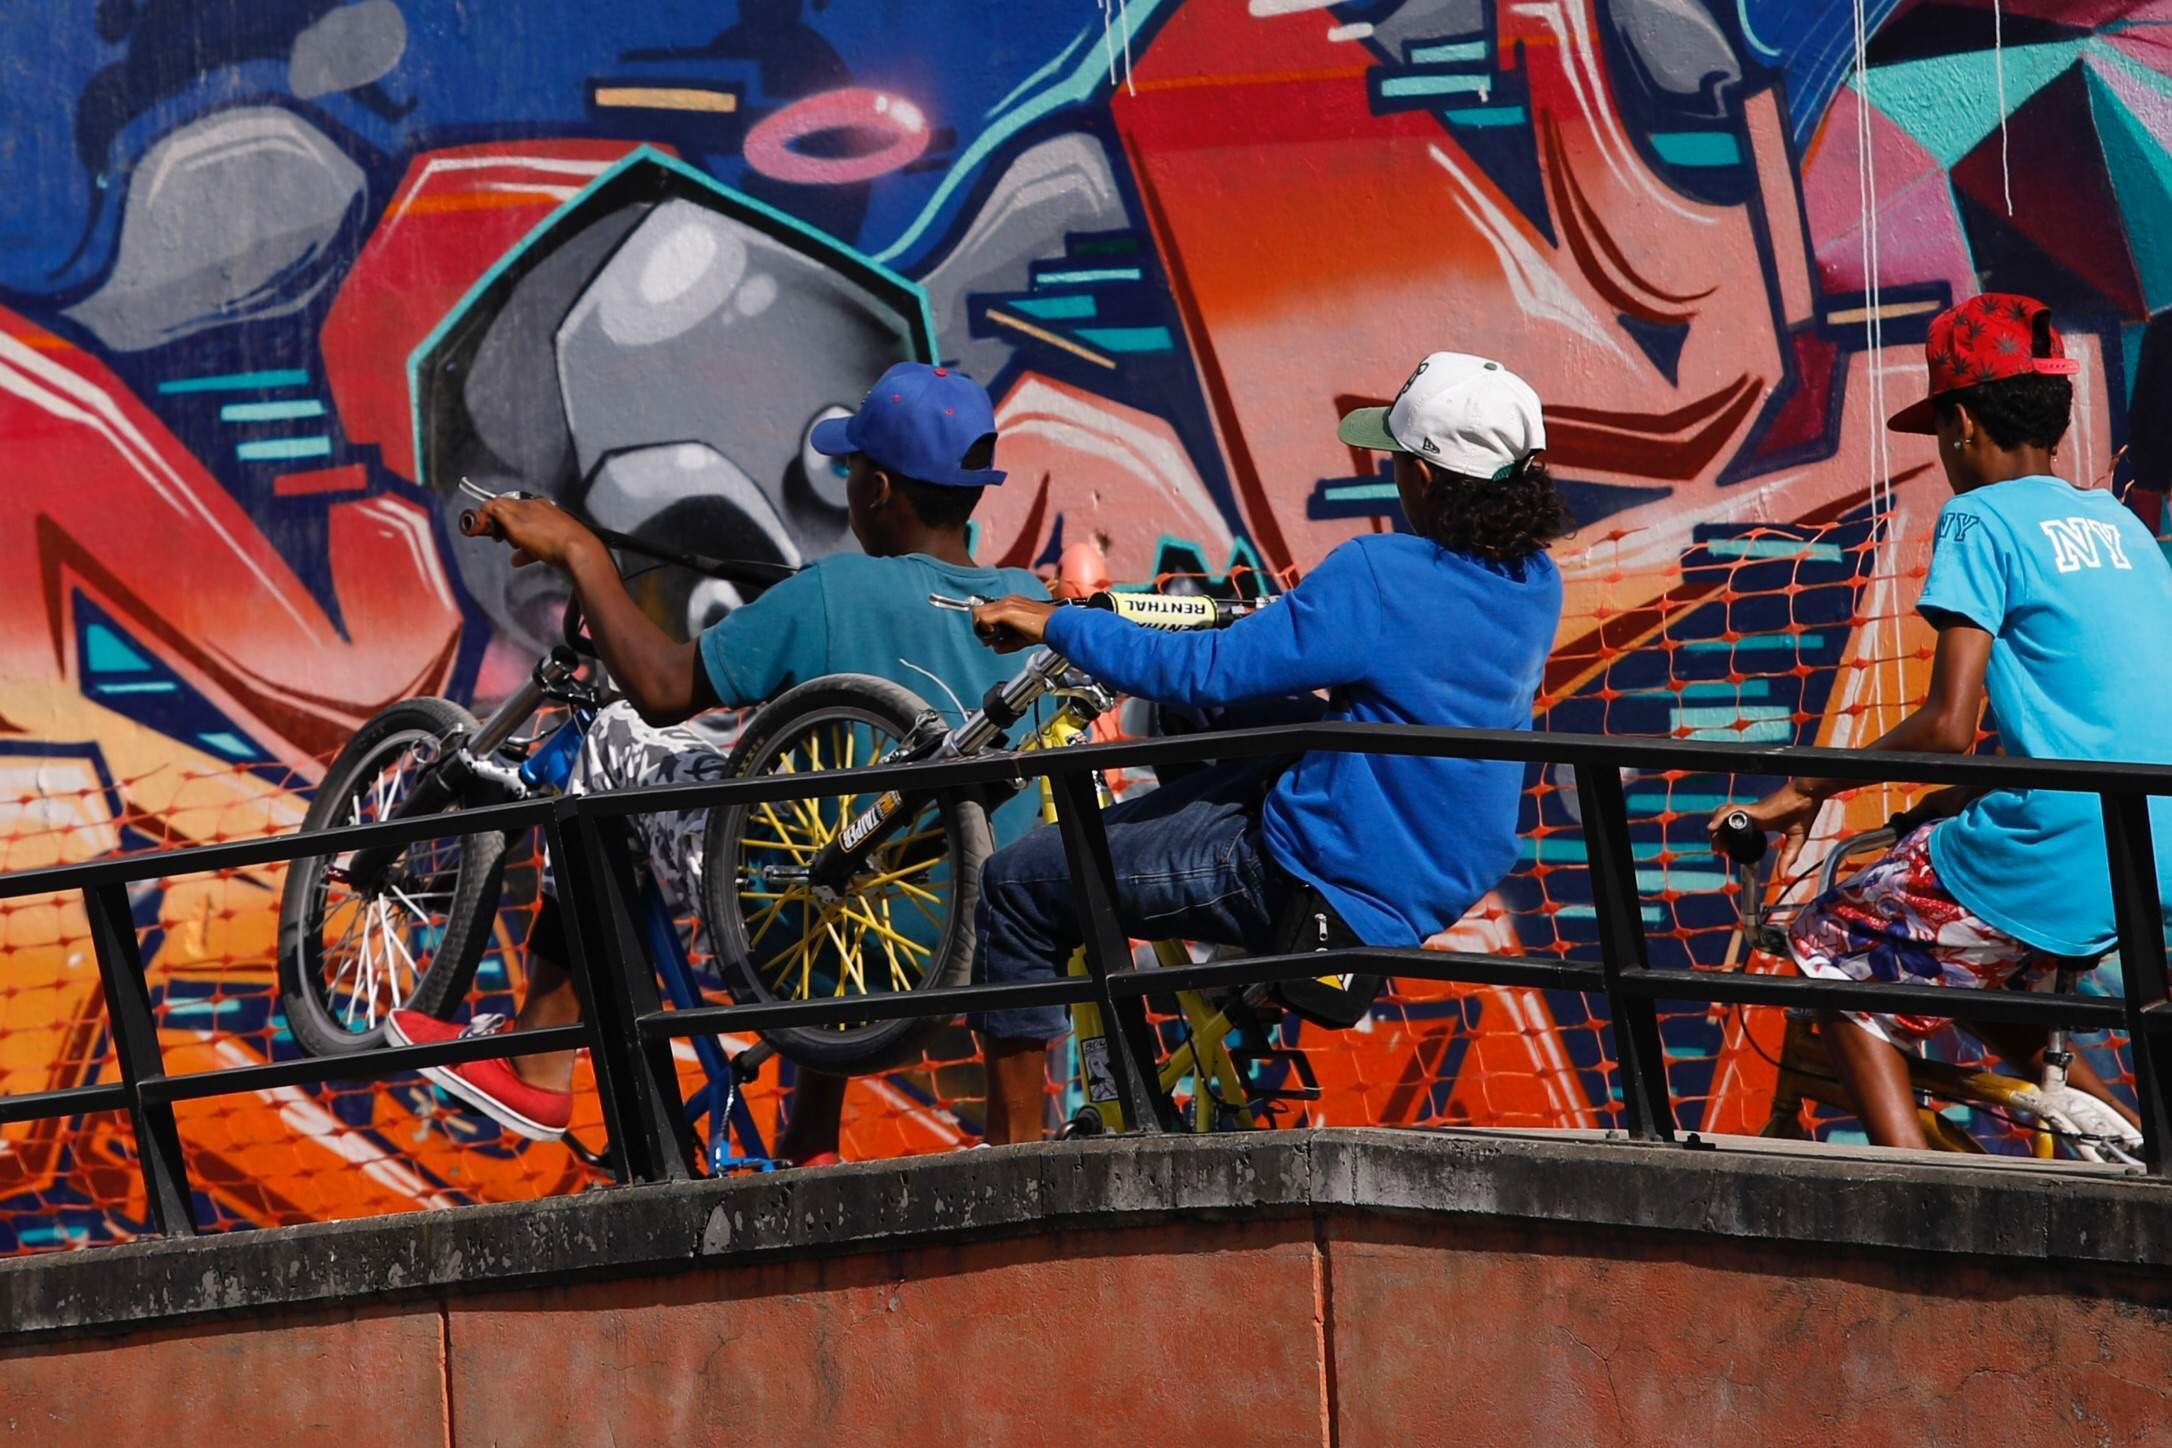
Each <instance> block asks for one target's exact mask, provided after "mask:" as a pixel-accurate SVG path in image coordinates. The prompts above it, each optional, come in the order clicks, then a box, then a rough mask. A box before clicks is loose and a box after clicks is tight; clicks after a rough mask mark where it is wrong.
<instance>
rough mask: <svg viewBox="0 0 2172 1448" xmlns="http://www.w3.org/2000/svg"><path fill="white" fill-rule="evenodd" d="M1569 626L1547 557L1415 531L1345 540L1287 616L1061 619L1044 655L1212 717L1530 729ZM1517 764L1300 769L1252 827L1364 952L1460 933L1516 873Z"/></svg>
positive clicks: (1286, 777) (1294, 598) (1341, 758)
mask: <svg viewBox="0 0 2172 1448" xmlns="http://www.w3.org/2000/svg"><path fill="white" fill-rule="evenodd" d="M1560 617H1561V574H1560V572H1559V570H1557V569H1556V568H1555V567H1554V565H1553V562H1552V560H1550V559H1548V558H1547V557H1546V556H1545V555H1543V554H1540V555H1537V556H1534V557H1532V558H1530V559H1527V560H1525V561H1524V562H1523V563H1522V564H1520V565H1517V566H1514V567H1499V566H1494V565H1489V564H1486V563H1483V562H1480V561H1479V560H1477V559H1475V558H1472V557H1470V556H1468V555H1465V554H1461V553H1455V552H1451V551H1450V550H1448V549H1446V548H1442V547H1440V546H1439V545H1438V544H1435V543H1432V542H1429V541H1427V540H1425V539H1423V538H1416V537H1411V536H1409V535H1407V534H1395V533H1388V534H1376V535H1373V536H1370V537H1364V538H1358V539H1353V540H1352V541H1350V542H1348V543H1345V544H1343V545H1342V546H1341V547H1339V548H1337V549H1336V550H1335V551H1334V552H1332V553H1330V554H1329V555H1328V556H1327V558H1326V559H1325V560H1323V561H1322V562H1321V564H1320V566H1319V568H1317V569H1316V570H1314V572H1313V573H1312V574H1311V576H1310V577H1308V578H1306V579H1305V581H1304V582H1303V583H1302V584H1300V585H1299V586H1298V587H1296V588H1294V589H1292V590H1291V591H1290V592H1289V593H1288V594H1287V595H1286V596H1284V598H1283V599H1282V600H1281V602H1279V603H1276V604H1274V605H1273V606H1271V607H1268V608H1265V609H1262V610H1260V611H1259V612H1258V613H1256V614H1253V615H1251V616H1250V617H1248V618H1244V619H1240V620H1239V621H1238V622H1237V623H1236V624H1234V625H1232V626H1231V627H1229V628H1227V629H1223V630H1220V631H1218V632H1209V633H1160V632H1156V631H1154V630H1151V629H1145V628H1141V627H1139V626H1137V625H1135V624H1131V623H1127V622H1126V621H1124V620H1123V619H1120V618H1118V617H1116V615H1114V614H1112V613H1106V612H1102V611H1100V610H1098V609H1085V608H1066V609H1058V610H1057V611H1056V613H1055V614H1054V615H1053V616H1052V617H1051V618H1050V619H1049V623H1048V643H1049V647H1051V648H1053V649H1055V650H1056V651H1057V652H1058V653H1061V654H1063V655H1064V656H1065V657H1067V658H1069V659H1070V660H1071V661H1072V662H1073V663H1075V664H1077V665H1078V666H1079V667H1081V668H1083V669H1085V670H1086V671H1087V672H1088V673H1090V674H1092V675H1093V676H1094V677H1095V678H1097V679H1100V680H1101V681H1102V682H1104V683H1106V684H1108V685H1110V686H1111V687H1112V688H1115V689H1118V690H1121V691H1122V692H1124V693H1127V694H1132V695H1134V696H1137V697H1140V698H1146V699H1160V700H1165V701H1167V702H1171V703H1180V704H1194V705H1212V704H1226V703H1232V702H1235V701H1237V700H1240V699H1248V698H1256V697H1259V696H1261V695H1267V694H1286V693H1293V692H1299V691H1303V690H1308V689H1327V690H1330V691H1331V692H1330V694H1329V701H1330V703H1329V710H1328V715H1327V717H1328V718H1329V719H1355V720H1362V721H1365V722H1368V723H1389V724H1445V725H1454V726H1460V727H1464V728H1477V729H1527V728H1529V727H1530V725H1531V701H1532V698H1533V696H1534V695H1535V694H1536V693H1537V692H1538V685H1539V679H1540V675H1541V672H1542V671H1543V669H1544V667H1545V664H1546V655H1547V651H1548V649H1549V648H1550V647H1551V645H1552V643H1553V636H1554V630H1555V627H1556V625H1557V624H1558V622H1559V621H1560ZM1522 787H1523V766H1522V765H1520V764H1515V763H1512V762H1508V761H1503V760H1482V759H1426V758H1418V757H1414V756H1401V755H1376V754H1328V753H1316V754H1306V755H1304V756H1303V757H1302V758H1300V759H1299V760H1298V762H1297V763H1296V764H1295V765H1294V766H1292V767H1291V768H1290V769H1289V770H1288V771H1287V772H1285V773H1284V774H1283V776H1282V777H1281V779H1280V780H1278V781H1277V782H1276V784H1275V787H1274V790H1273V792H1272V793H1271V794H1270V795H1269V796H1268V800H1267V804H1266V809H1265V813H1264V818H1263V821H1262V824H1263V828H1264V837H1265V840H1266V844H1267V849H1268V852H1269V853H1270V854H1271V855H1272V856H1273V857H1274V860H1275V862H1276V863H1277V864H1279V865H1281V866H1282V868H1283V869H1285V870H1287V871H1289V872H1290V873H1291V874H1292V875H1295V876H1297V877H1298V878H1300V879H1302V880H1306V881H1309V882H1310V883H1312V884H1313V885H1315V886H1317V887H1318V888H1319V890H1320V892H1321V893H1322V894H1324V895H1325V896H1326V897H1327V899H1328V901H1329V903H1330V904H1332V905H1333V906H1334V907H1335V908H1336V910H1337V911H1339V912H1340V913H1341V915H1342V917H1343V919H1344V920H1346V921H1347V922H1349V925H1350V928H1351V929H1353V930H1355V931H1356V932H1357V933H1358V934H1359V935H1360V936H1362V937H1363V938H1364V940H1365V941H1366V943H1367V944H1370V945H1383V946H1393V945H1414V944H1417V943H1418V942H1420V941H1423V940H1424V939H1425V938H1426V937H1427V936H1430V935H1432V934H1434V933H1435V932H1436V931H1439V930H1441V929H1444V928H1445V927H1447V926H1449V925H1452V924H1454V923H1455V921H1456V920H1457V919H1459V918H1460V917H1461V916H1462V915H1463V913H1464V911H1466V910H1468V909H1469V908H1470V907H1471V906H1472V905H1474V904H1476V903H1477V901H1478V899H1479V897H1480V896H1481V895H1483V894H1485V892H1486V891H1487V890H1488V889H1490V888H1492V886H1493V884H1494V883H1495V882H1496V881H1497V880H1499V879H1500V877H1501V876H1502V875H1503V874H1505V873H1507V871H1508V869H1509V867H1510V866H1511V865H1513V864H1514V863H1515V860H1516V809H1517V796H1518V794H1519V793H1520V791H1521V790H1522Z"/></svg>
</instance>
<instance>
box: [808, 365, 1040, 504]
mask: <svg viewBox="0 0 2172 1448" xmlns="http://www.w3.org/2000/svg"><path fill="white" fill-rule="evenodd" d="M995 430H996V423H995V404H994V403H992V402H990V401H989V400H988V389H987V388H985V387H983V386H981V385H980V384H979V383H978V382H975V381H974V380H973V379H972V378H970V377H968V376H966V375H965V374H964V373H963V372H960V371H959V370H958V369H957V368H955V367H930V366H929V365H928V364H927V363H925V362H900V363H898V364H897V365H896V366H895V367H892V368H891V369H890V370H889V371H887V372H885V373H883V374H882V376H880V377H878V378H876V379H875V385H874V386H873V387H872V388H870V389H868V393H867V400H866V401H864V402H862V403H861V404H860V410H859V411H858V412H855V413H854V414H852V416H850V417H833V418H829V419H827V420H826V421H823V422H818V423H816V424H815V425H814V431H813V432H812V433H811V434H810V435H809V438H808V440H809V441H810V442H812V443H813V444H814V446H815V451H817V452H821V453H827V454H828V455H829V456H831V457H841V456H843V455H844V454H846V453H856V452H859V453H866V454H867V455H868V457H869V458H871V459H872V460H873V461H874V462H875V463H876V465H877V466H879V467H884V468H888V469H889V470H890V471H892V472H895V473H903V474H904V475H905V476H906V477H908V478H913V479H915V480H917V481H919V482H923V483H939V484H941V485H943V486H944V487H951V488H992V487H994V486H995V485H996V484H997V483H1000V482H1002V481H1003V473H1002V471H1001V470H1000V469H997V468H969V467H966V466H965V455H966V454H967V453H968V452H970V451H972V449H973V444H975V443H977V442H979V441H980V440H981V439H982V438H984V437H987V436H989V435H991V434H992V433H994V432H995Z"/></svg>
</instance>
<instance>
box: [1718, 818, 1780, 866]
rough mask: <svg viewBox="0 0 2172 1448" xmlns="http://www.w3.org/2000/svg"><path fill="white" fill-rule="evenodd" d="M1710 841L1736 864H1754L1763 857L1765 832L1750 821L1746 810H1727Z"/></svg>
mask: <svg viewBox="0 0 2172 1448" xmlns="http://www.w3.org/2000/svg"><path fill="white" fill-rule="evenodd" d="M1712 843H1713V844H1714V845H1715V846H1717V847H1718V849H1719V852H1720V853H1721V854H1723V855H1725V856H1726V857H1727V858H1728V859H1730V860H1733V861H1734V862H1735V863H1736V864H1738V865H1754V864H1756V863H1757V862H1758V861H1760V860H1762V859H1764V858H1765V850H1766V848H1767V846H1766V842H1765V832H1764V831H1763V830H1761V829H1759V828H1757V826H1756V825H1755V824H1753V823H1751V821H1750V816H1749V812H1748V811H1747V810H1739V809H1736V810H1729V811H1728V812H1727V815H1726V817H1725V818H1724V819H1722V820H1721V821H1720V825H1719V828H1718V829H1717V830H1715V831H1714V832H1713V835H1712Z"/></svg>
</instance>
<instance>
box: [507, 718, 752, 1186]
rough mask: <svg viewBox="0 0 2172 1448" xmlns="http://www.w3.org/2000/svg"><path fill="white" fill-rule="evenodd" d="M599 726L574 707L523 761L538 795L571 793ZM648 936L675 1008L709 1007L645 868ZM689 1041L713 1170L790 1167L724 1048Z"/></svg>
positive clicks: (689, 1111)
mask: <svg viewBox="0 0 2172 1448" xmlns="http://www.w3.org/2000/svg"><path fill="white" fill-rule="evenodd" d="M595 722H596V711H595V710H593V709H581V708H577V709H575V710H574V711H573V713H572V716H571V717H570V718H568V719H567V720H566V722H565V723H563V724H561V725H559V726H558V728H557V729H555V730H553V731H552V732H551V734H550V737H548V738H547V739H545V740H544V741H543V742H542V744H540V745H539V746H537V747H536V748H535V749H534V750H533V751H532V752H531V753H530V754H529V756H528V757H527V759H525V760H523V761H522V762H521V766H520V778H521V782H522V783H524V784H526V785H527V786H528V787H529V788H530V789H535V790H543V789H558V790H562V789H564V788H565V787H566V782H567V781H568V780H569V779H571V778H572V775H573V762H574V760H575V759H576V758H578V757H579V755H580V752H581V743H582V741H583V740H584V739H585V738H586V737H587V735H588V731H589V728H590V727H591V726H592V725H594V723H595ZM641 933H642V936H643V938H644V939H645V940H646V942H647V944H648V954H649V960H650V962H651V963H652V964H653V965H654V966H655V967H656V973H657V974H658V975H660V976H662V977H663V981H664V994H665V995H667V996H668V997H670V1000H671V1004H672V1006H673V1007H674V1008H676V1009H679V1010H688V1009H691V1008H693V1007H695V1006H701V1005H706V1004H708V1002H706V1001H704V1000H703V999H702V996H701V991H700V989H699V988H698V987H697V986H696V985H695V984H694V966H693V962H692V961H690V960H688V959H687V956H686V947H685V946H684V945H683V944H682V943H681V942H680V940H679V927H678V922H677V921H675V920H674V919H673V918H672V915H671V907H670V906H669V905H667V904H666V903H665V902H664V893H663V891H662V890H660V889H658V888H657V885H656V881H655V879H654V878H653V877H651V876H650V875H649V873H648V871H646V870H643V871H642V872H641ZM689 1039H690V1040H691V1042H692V1044H693V1047H694V1056H695V1058H696V1059H697V1060H698V1061H700V1062H701V1069H702V1074H703V1075H704V1076H706V1077H707V1078H708V1084H707V1085H706V1086H704V1087H703V1088H702V1089H701V1090H700V1091H699V1092H697V1093H696V1094H695V1095H694V1097H693V1098H692V1099H691V1100H689V1101H688V1102H687V1103H686V1121H687V1125H688V1126H691V1127H693V1128H695V1130H696V1131H697V1132H699V1131H700V1124H701V1120H702V1118H703V1117H705V1116H706V1117H707V1118H708V1121H709V1128H708V1132H707V1134H706V1138H705V1139H703V1140H702V1149H703V1152H704V1154H705V1155H706V1156H707V1158H708V1162H709V1170H710V1172H711V1173H712V1174H714V1175H716V1176H722V1175H724V1174H725V1173H726V1172H731V1171H775V1170H776V1169H777V1168H778V1167H779V1166H780V1165H783V1163H780V1162H778V1161H777V1160H776V1159H775V1158H773V1157H771V1156H770V1154H769V1148H768V1147H767V1146H766V1145H765V1144H764V1143H763V1141H762V1132H761V1128H760V1127H759V1126H757V1125H756V1124H755V1121H754V1113H753V1112H752V1111H750V1110H748V1109H747V1102H746V1097H745V1096H743V1095H742V1094H741V1093H740V1090H739V1073H738V1072H737V1070H735V1069H734V1067H733V1065H732V1062H731V1058H730V1057H729V1056H727V1055H725V1054H724V1047H723V1046H722V1044H721V1043H720V1042H719V1041H718V1039H717V1038H716V1037H715V1036H693V1037H690V1038H689ZM735 1141H736V1145H735V1144H734V1143H735Z"/></svg>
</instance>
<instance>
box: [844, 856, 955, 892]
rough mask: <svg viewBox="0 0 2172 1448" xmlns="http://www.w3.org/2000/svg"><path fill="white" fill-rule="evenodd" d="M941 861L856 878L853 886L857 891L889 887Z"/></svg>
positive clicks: (931, 861) (932, 867) (933, 866)
mask: <svg viewBox="0 0 2172 1448" xmlns="http://www.w3.org/2000/svg"><path fill="white" fill-rule="evenodd" d="M941 863H942V861H940V860H930V861H928V863H927V864H925V865H909V866H907V867H906V868H905V869H902V870H892V871H891V872H890V873H889V874H887V875H875V876H871V877H870V878H868V879H865V880H855V881H853V882H852V888H853V889H854V890H856V891H865V890H883V889H887V888H889V887H890V886H892V885H896V884H899V883H901V882H903V880H904V879H905V877H906V876H908V875H917V874H920V873H921V872H922V871H924V870H932V869H934V868H935V866H937V865H939V864H941Z"/></svg>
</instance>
